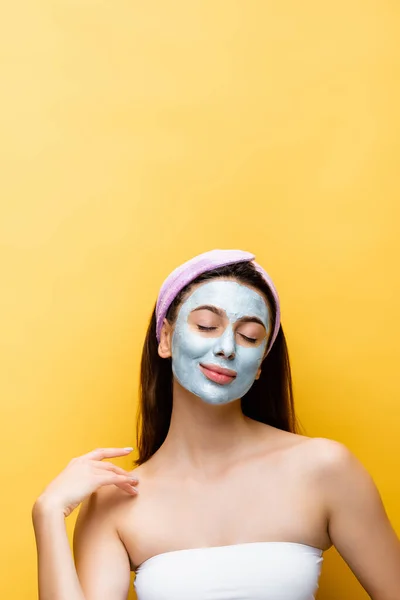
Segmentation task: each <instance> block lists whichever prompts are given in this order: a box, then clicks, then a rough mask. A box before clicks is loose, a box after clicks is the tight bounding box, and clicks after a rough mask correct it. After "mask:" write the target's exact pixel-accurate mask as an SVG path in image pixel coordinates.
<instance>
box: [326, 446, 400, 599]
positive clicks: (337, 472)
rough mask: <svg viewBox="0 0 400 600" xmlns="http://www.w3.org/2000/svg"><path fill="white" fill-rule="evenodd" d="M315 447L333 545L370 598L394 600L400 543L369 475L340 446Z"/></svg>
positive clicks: (399, 582)
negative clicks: (317, 451) (319, 458)
mask: <svg viewBox="0 0 400 600" xmlns="http://www.w3.org/2000/svg"><path fill="white" fill-rule="evenodd" d="M319 443H320V447H321V448H320V449H321V454H320V456H321V457H322V465H323V469H322V470H321V477H322V479H323V490H324V494H325V500H326V506H327V509H328V519H329V521H328V522H329V535H330V538H331V541H332V543H333V545H334V546H335V548H336V549H337V550H338V552H339V553H340V554H341V556H342V557H343V558H344V560H345V561H346V563H347V564H348V565H349V567H350V569H351V570H352V571H353V573H354V575H355V576H356V577H357V579H358V581H359V582H360V583H361V585H362V586H363V587H364V589H365V590H366V591H367V592H368V594H369V595H370V596H371V598H372V599H373V600H398V599H399V598H400V540H399V538H398V537H397V535H396V533H395V531H394V529H393V528H392V526H391V523H390V521H389V519H388V516H387V514H386V511H385V507H384V505H383V502H382V499H381V496H380V494H379V491H378V489H377V487H376V485H375V483H374V481H373V479H372V477H371V475H370V474H369V473H368V471H367V470H366V469H365V468H364V466H363V465H362V463H361V462H360V461H359V460H358V459H357V458H356V457H355V456H354V455H353V454H352V453H351V452H350V450H348V449H347V448H346V446H344V445H343V444H341V443H339V442H336V441H333V440H327V439H323V438H322V439H320V442H319Z"/></svg>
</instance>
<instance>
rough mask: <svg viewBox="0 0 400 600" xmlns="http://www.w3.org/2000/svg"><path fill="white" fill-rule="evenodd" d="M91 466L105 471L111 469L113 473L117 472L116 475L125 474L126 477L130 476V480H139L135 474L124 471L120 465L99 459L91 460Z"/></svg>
mask: <svg viewBox="0 0 400 600" xmlns="http://www.w3.org/2000/svg"><path fill="white" fill-rule="evenodd" d="M93 466H94V467H95V468H96V469H103V470H106V471H113V472H114V473H117V474H118V475H126V476H128V477H131V478H132V480H134V481H139V479H138V477H137V476H136V475H135V473H132V472H131V471H126V470H125V469H122V468H121V467H117V465H114V464H113V463H111V462H107V461H105V462H101V461H93Z"/></svg>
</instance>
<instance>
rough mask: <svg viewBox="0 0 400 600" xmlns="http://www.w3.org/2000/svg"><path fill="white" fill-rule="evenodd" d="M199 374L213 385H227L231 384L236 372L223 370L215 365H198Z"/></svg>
mask: <svg viewBox="0 0 400 600" xmlns="http://www.w3.org/2000/svg"><path fill="white" fill-rule="evenodd" d="M199 367H200V370H201V372H202V373H203V374H204V375H205V376H206V377H207V379H210V380H211V381H214V382H215V383H221V384H223V385H225V384H227V383H231V382H232V381H233V380H234V379H235V377H236V375H237V373H236V371H232V370H231V369H224V368H222V367H218V366H217V365H211V364H210V365H202V364H200V365H199Z"/></svg>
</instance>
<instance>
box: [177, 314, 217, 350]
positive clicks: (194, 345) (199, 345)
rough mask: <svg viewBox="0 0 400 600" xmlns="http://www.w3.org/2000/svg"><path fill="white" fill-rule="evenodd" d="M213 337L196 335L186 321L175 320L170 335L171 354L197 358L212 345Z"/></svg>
mask: <svg viewBox="0 0 400 600" xmlns="http://www.w3.org/2000/svg"><path fill="white" fill-rule="evenodd" d="M214 342H215V339H214V340H212V339H207V338H205V337H201V336H200V335H196V333H194V332H193V331H192V330H191V329H189V326H188V324H187V323H180V322H177V324H176V327H175V330H174V333H173V336H172V356H173V357H174V355H175V356H186V357H189V358H197V357H199V356H203V355H204V354H206V353H207V352H208V351H209V350H210V349H211V348H212V346H213V343H214Z"/></svg>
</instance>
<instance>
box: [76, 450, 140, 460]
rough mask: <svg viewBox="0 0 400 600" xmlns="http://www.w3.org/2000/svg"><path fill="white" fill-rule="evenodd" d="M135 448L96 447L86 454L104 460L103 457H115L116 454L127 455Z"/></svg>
mask: <svg viewBox="0 0 400 600" xmlns="http://www.w3.org/2000/svg"><path fill="white" fill-rule="evenodd" d="M132 450H133V448H96V449H95V450H92V451H91V452H88V453H87V454H85V456H86V457H87V458H93V459H95V460H103V458H113V457H115V456H126V455H127V454H129V453H130V452H132Z"/></svg>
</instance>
